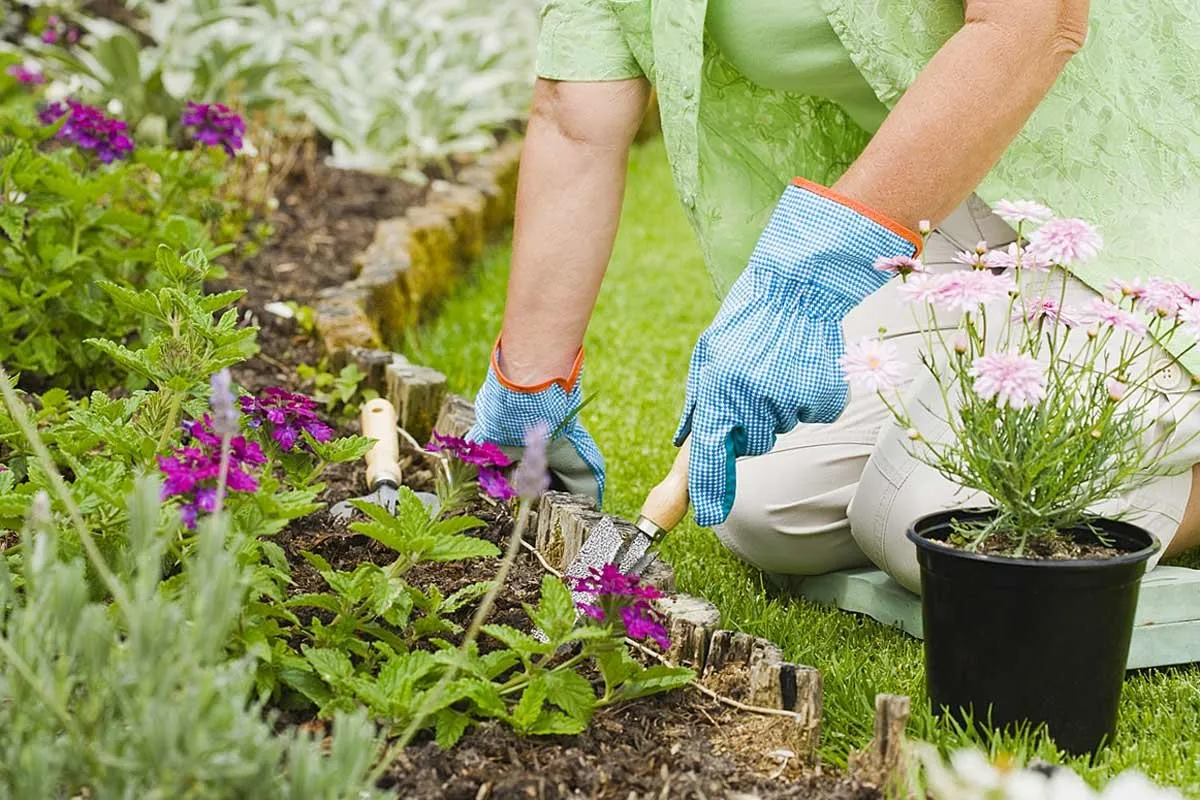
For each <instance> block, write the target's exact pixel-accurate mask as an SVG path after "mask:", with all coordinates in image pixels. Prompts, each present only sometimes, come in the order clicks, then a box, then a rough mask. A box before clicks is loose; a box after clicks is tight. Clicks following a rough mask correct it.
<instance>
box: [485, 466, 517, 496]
mask: <svg viewBox="0 0 1200 800" xmlns="http://www.w3.org/2000/svg"><path fill="white" fill-rule="evenodd" d="M479 488H480V489H483V493H484V494H486V495H487V496H488V497H492V498H495V499H496V500H511V499H513V498H514V497H516V496H517V490H516V489H514V488H513V487H512V484H510V483H509V482H508V479H507V478H505V477H504V473H503V472H501V471H500V470H498V469H494V468H492V467H482V468H481V469H480V470H479Z"/></svg>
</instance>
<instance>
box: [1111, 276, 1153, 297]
mask: <svg viewBox="0 0 1200 800" xmlns="http://www.w3.org/2000/svg"><path fill="white" fill-rule="evenodd" d="M1108 291H1110V292H1111V293H1113V294H1115V295H1118V296H1119V297H1120V298H1125V297H1132V298H1133V299H1134V300H1138V299H1140V298H1141V296H1142V295H1143V294H1144V293H1145V291H1146V286H1145V284H1143V283H1142V282H1141V280H1138V279H1136V278H1135V279H1134V280H1132V281H1127V280H1122V279H1121V278H1113V279H1112V280H1111V281H1109V282H1108Z"/></svg>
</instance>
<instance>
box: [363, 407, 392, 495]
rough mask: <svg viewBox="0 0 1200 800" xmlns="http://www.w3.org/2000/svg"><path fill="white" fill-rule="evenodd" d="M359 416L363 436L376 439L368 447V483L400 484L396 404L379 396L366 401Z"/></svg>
mask: <svg viewBox="0 0 1200 800" xmlns="http://www.w3.org/2000/svg"><path fill="white" fill-rule="evenodd" d="M359 419H360V420H361V421H362V433H363V436H366V437H369V438H371V439H375V440H376V441H375V444H374V446H372V447H371V449H370V450H369V451H367V484H368V485H370V487H371V488H372V489H374V488H375V487H376V486H377V485H378V484H379V483H381V482H387V483H391V484H393V485H395V486H399V485H400V464H399V463H398V462H399V458H400V438H399V436H398V435H397V433H396V409H395V407H394V406H393V405H392V404H391V403H389V402H388V401H387V400H384V399H383V398H382V397H377V398H375V399H374V400H369V401H367V402H366V403H364V404H363V407H362V413H361V415H360V417H359Z"/></svg>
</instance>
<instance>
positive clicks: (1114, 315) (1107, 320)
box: [1081, 297, 1147, 336]
mask: <svg viewBox="0 0 1200 800" xmlns="http://www.w3.org/2000/svg"><path fill="white" fill-rule="evenodd" d="M1081 317H1082V321H1084V322H1088V323H1091V324H1095V325H1099V326H1102V327H1105V328H1113V329H1114V330H1117V331H1121V332H1124V333H1132V334H1133V335H1134V336H1144V335H1145V334H1146V328H1147V326H1146V320H1144V319H1142V318H1141V317H1139V316H1138V315H1137V314H1134V313H1133V312H1132V311H1127V310H1126V309H1124V308H1121V307H1120V306H1118V305H1116V304H1115V303H1110V302H1109V301H1107V300H1104V299H1101V298H1099V297H1097V298H1096V299H1094V300H1092V303H1091V305H1089V306H1088V307H1087V308H1086V309H1085V310H1084V312H1083V314H1082V315H1081Z"/></svg>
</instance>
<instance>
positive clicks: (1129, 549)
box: [842, 202, 1200, 753]
mask: <svg viewBox="0 0 1200 800" xmlns="http://www.w3.org/2000/svg"><path fill="white" fill-rule="evenodd" d="M996 211H997V213H998V214H999V215H1000V216H1002V217H1003V218H1004V219H1005V220H1006V221H1007V222H1009V223H1010V224H1011V225H1012V226H1013V227H1014V228H1015V229H1016V234H1017V241H1016V242H1015V243H1013V244H1012V245H1010V246H1009V247H1008V248H1007V249H1004V250H993V251H990V252H989V251H988V249H987V245H986V243H983V242H981V243H980V244H979V246H978V247H977V248H976V249H975V250H974V251H967V252H963V253H961V254H960V255H959V256H958V257H957V259H956V260H957V261H959V262H961V263H962V264H963V267H962V268H960V269H952V270H949V271H945V270H943V271H941V272H932V271H930V270H929V269H928V268H927V267H926V266H925V265H924V264H922V263H921V262H919V261H914V260H912V259H884V260H881V261H880V263H878V264H876V267H877V268H878V269H882V270H886V271H890V272H894V273H897V274H898V275H899V276H900V279H901V280H902V281H903V282H904V284H903V285H902V286H901V287H899V288H900V294H901V295H902V296H903V297H905V298H906V299H908V300H909V301H910V302H912V304H913V306H914V312H915V313H916V314H917V317H918V321H919V323H920V329H921V336H922V340H921V346H920V348H919V361H920V364H921V365H922V367H923V370H924V374H922V375H918V376H916V377H914V379H913V380H912V381H908V380H907V378H908V376H907V374H906V371H905V370H904V364H903V363H902V359H901V358H900V355H899V351H898V350H897V349H896V348H895V346H894V345H893V344H892V343H891V342H889V341H888V340H887V339H886V338H885V337H884V336H883V335H882V334H883V333H884V332H883V331H881V336H880V337H879V338H872V339H867V340H864V341H862V342H858V343H852V344H851V345H850V346H849V347H847V352H846V357H845V358H844V359H843V362H842V363H843V369H844V371H845V374H846V379H847V381H848V382H849V383H850V385H851V387H852V388H853V389H857V390H860V391H861V390H866V391H869V392H873V393H876V394H877V395H878V396H879V398H880V400H881V402H882V403H884V405H885V406H886V408H887V409H888V410H889V411H890V412H891V415H892V416H893V418H894V421H895V423H896V424H897V425H898V426H899V427H900V429H901V430H902V431H906V433H907V438H906V441H907V442H908V450H909V452H910V454H911V455H912V457H914V458H915V459H917V460H919V461H921V462H922V463H924V464H927V465H929V466H930V467H932V468H933V469H935V470H936V471H937V472H938V473H939V474H940V475H941V476H942V477H943V478H945V479H946V480H948V481H950V482H951V483H952V484H954V485H956V486H959V487H962V488H963V489H966V490H970V491H969V494H970V495H971V496H972V497H975V498H978V497H983V498H985V499H984V505H986V506H987V507H986V508H980V509H937V513H931V514H928V515H926V516H923V517H921V518H920V519H917V520H915V521H914V522H913V523H912V524H911V526H910V527H909V530H908V539H909V540H910V541H911V542H913V544H914V545H915V547H916V548H917V562H918V564H919V566H920V573H921V591H922V614H923V618H924V633H925V654H926V678H927V684H928V687H929V695H930V700H931V702H932V704H933V706H934V709H935V711H943V710H948V711H949V712H951V713H952V714H954V715H956V716H958V717H959V718H960V719H962V720H965V718H966V717H967V716H968V715H970V716H971V718H972V719H974V720H975V721H976V722H977V723H989V724H990V726H991V727H996V728H999V727H1007V726H1010V725H1014V724H1020V725H1026V724H1029V725H1032V726H1033V727H1038V726H1040V725H1043V724H1044V725H1045V726H1046V729H1047V731H1048V733H1049V734H1050V735H1051V736H1052V737H1053V738H1054V739H1055V741H1056V742H1057V744H1058V745H1059V746H1060V747H1062V748H1064V749H1066V750H1069V751H1072V752H1075V753H1091V752H1095V751H1096V750H1097V749H1099V748H1100V747H1101V746H1102V745H1103V744H1104V743H1105V742H1108V741H1111V739H1112V736H1113V734H1114V731H1115V729H1116V721H1117V707H1118V702H1119V699H1120V694H1121V688H1122V683H1123V680H1124V673H1125V663H1126V660H1127V657H1128V652H1129V642H1130V638H1131V635H1132V630H1133V619H1134V612H1135V610H1136V606H1137V597H1138V589H1139V586H1140V580H1141V578H1142V576H1143V574H1144V573H1145V571H1146V569H1147V568H1148V566H1149V565H1150V563H1151V559H1152V558H1153V557H1154V555H1155V554H1156V553H1157V552H1158V551H1159V549H1160V543H1159V540H1158V539H1157V538H1156V536H1155V533H1160V534H1163V535H1165V533H1164V532H1157V531H1156V532H1155V533H1152V532H1150V531H1147V530H1143V529H1141V528H1140V527H1138V526H1137V525H1135V524H1131V522H1129V521H1126V520H1122V519H1120V516H1121V515H1120V514H1112V513H1109V514H1107V515H1106V509H1112V508H1118V509H1119V508H1121V507H1122V506H1126V507H1128V506H1131V505H1132V504H1131V503H1128V502H1124V499H1127V498H1128V496H1129V494H1130V493H1131V492H1133V491H1134V490H1137V489H1142V488H1145V487H1148V486H1150V485H1151V484H1153V483H1154V482H1155V481H1158V480H1161V479H1162V478H1163V477H1165V476H1167V475H1170V474H1172V473H1178V472H1183V471H1185V470H1187V469H1190V467H1191V466H1192V465H1193V464H1194V463H1196V462H1197V461H1200V453H1198V452H1197V449H1196V448H1195V447H1194V446H1191V445H1192V442H1193V440H1194V439H1195V436H1194V435H1190V436H1189V435H1186V434H1185V433H1184V432H1182V431H1181V430H1180V429H1178V428H1176V427H1175V426H1173V425H1170V424H1167V425H1164V424H1163V422H1164V411H1163V408H1164V405H1168V406H1170V411H1169V413H1167V414H1166V416H1167V417H1168V418H1174V419H1181V418H1183V416H1184V415H1186V414H1188V413H1190V412H1194V411H1196V409H1197V407H1198V406H1200V402H1198V400H1197V398H1200V393H1198V392H1196V391H1194V390H1193V391H1190V392H1186V393H1180V396H1179V397H1178V399H1177V400H1175V401H1174V402H1173V403H1167V404H1164V402H1163V400H1164V398H1165V395H1164V393H1163V391H1162V390H1161V389H1160V388H1159V386H1158V384H1156V382H1155V376H1156V375H1157V374H1158V372H1159V371H1160V370H1161V369H1162V367H1163V365H1164V364H1165V363H1170V362H1171V361H1172V359H1173V358H1174V357H1175V356H1177V355H1179V354H1180V352H1186V350H1188V349H1190V347H1189V346H1188V343H1187V342H1184V343H1183V345H1182V346H1175V345H1174V342H1173V340H1174V339H1175V338H1176V336H1177V335H1179V334H1181V333H1186V334H1187V335H1188V336H1189V337H1192V338H1195V337H1197V335H1198V334H1200V302H1197V301H1200V292H1197V291H1196V290H1194V289H1192V288H1190V287H1188V286H1186V285H1184V284H1183V283H1181V282H1179V281H1175V280H1167V279H1151V280H1149V281H1148V282H1146V283H1140V282H1117V283H1116V284H1114V285H1113V286H1112V287H1110V288H1111V291H1110V294H1109V296H1107V297H1101V296H1098V295H1096V294H1095V292H1093V291H1092V290H1091V289H1089V288H1088V287H1087V286H1086V285H1084V284H1083V283H1082V282H1080V281H1079V280H1078V279H1077V278H1075V277H1074V276H1073V275H1072V273H1071V269H1072V268H1075V267H1077V266H1078V265H1079V264H1080V263H1082V262H1084V261H1086V260H1088V259H1090V258H1092V257H1094V256H1095V255H1096V254H1097V252H1098V251H1099V248H1100V237H1099V235H1098V234H1097V233H1096V232H1095V230H1094V229H1093V228H1092V227H1091V226H1090V225H1088V224H1087V223H1086V222H1084V221H1082V220H1076V219H1066V220H1064V219H1055V218H1053V214H1052V213H1051V212H1050V210H1049V209H1047V208H1045V207H1044V206H1040V205H1038V204H1036V203H1030V202H1021V203H1007V202H1003V203H999V204H997V208H996ZM1030 229H1033V230H1032V232H1029V230H1030ZM1027 233H1028V235H1027ZM922 314H923V315H924V319H922ZM954 320H957V329H952V330H947V326H948V325H949V324H952V323H953V321H954ZM1180 338H1181V339H1182V338H1183V337H1182V336H1180ZM1173 354H1174V355H1173ZM1184 406H1187V407H1184ZM930 510H931V511H933V510H934V509H933V508H931V509H930ZM1172 533H1173V531H1172Z"/></svg>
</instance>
